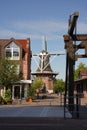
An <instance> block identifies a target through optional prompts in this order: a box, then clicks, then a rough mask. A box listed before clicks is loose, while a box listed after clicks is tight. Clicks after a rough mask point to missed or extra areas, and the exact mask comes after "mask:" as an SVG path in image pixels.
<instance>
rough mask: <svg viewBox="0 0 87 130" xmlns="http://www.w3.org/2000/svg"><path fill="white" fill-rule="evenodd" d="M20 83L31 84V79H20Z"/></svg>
mask: <svg viewBox="0 0 87 130" xmlns="http://www.w3.org/2000/svg"><path fill="white" fill-rule="evenodd" d="M20 83H26V84H31V83H32V81H31V80H21V81H20Z"/></svg>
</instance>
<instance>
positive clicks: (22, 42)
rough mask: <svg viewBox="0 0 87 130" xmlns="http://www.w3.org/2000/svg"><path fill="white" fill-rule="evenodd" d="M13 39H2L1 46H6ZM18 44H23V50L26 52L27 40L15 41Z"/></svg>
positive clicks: (0, 40)
mask: <svg viewBox="0 0 87 130" xmlns="http://www.w3.org/2000/svg"><path fill="white" fill-rule="evenodd" d="M10 40H11V39H0V44H4V43H6V42H9V41H10ZM14 40H15V41H17V42H18V43H21V45H22V48H23V49H24V50H25V51H26V49H27V48H26V44H27V39H14Z"/></svg>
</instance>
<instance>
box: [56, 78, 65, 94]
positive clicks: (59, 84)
mask: <svg viewBox="0 0 87 130" xmlns="http://www.w3.org/2000/svg"><path fill="white" fill-rule="evenodd" d="M64 86H65V83H64V81H63V79H58V80H57V79H55V80H54V92H55V93H62V92H64Z"/></svg>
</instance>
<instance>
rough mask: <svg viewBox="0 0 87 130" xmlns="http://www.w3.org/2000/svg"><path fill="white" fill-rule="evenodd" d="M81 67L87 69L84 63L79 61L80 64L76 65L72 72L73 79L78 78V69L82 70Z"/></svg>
mask: <svg viewBox="0 0 87 130" xmlns="http://www.w3.org/2000/svg"><path fill="white" fill-rule="evenodd" d="M83 69H87V66H86V65H85V64H83V63H82V62H80V64H79V65H78V66H77V69H76V70H75V73H74V79H75V80H77V79H78V74H79V71H80V70H83Z"/></svg>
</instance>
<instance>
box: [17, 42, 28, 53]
mask: <svg viewBox="0 0 87 130" xmlns="http://www.w3.org/2000/svg"><path fill="white" fill-rule="evenodd" d="M16 41H17V42H19V43H21V45H22V48H23V49H24V50H25V51H26V49H27V48H26V44H27V40H24V39H17V40H16Z"/></svg>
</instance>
